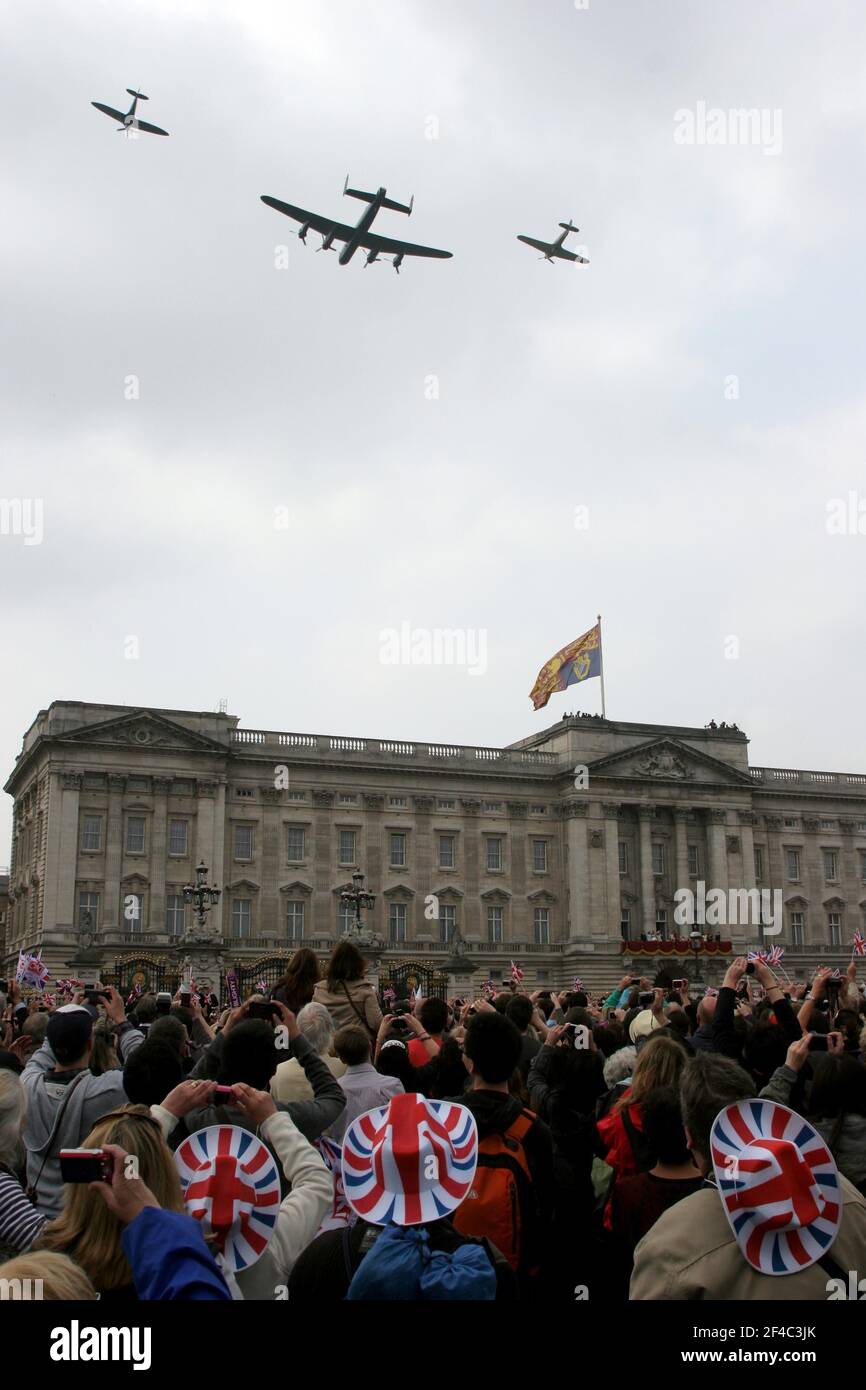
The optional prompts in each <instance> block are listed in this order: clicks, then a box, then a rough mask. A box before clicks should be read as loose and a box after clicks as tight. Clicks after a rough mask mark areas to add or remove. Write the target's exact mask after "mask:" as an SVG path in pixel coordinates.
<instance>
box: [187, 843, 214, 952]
mask: <svg viewBox="0 0 866 1390" xmlns="http://www.w3.org/2000/svg"><path fill="white" fill-rule="evenodd" d="M207 876H208V869H207V866H206V865H205V862H204V860H202V861H201V863H200V864H199V865H198V867H197V868H196V871H195V883H188V884H187V885H186V887H185V888H184V890H183V900H184V902H185V903H186V904H188V905H189V904H191V905H192V906H193V907H194V908H195V925H196V927H198V929H199V933H202V934H203V933H204V931H205V928H206V927H207V915H208V913H209V912H210V910H211V908H212V907H216V905H217V903H218V902H219V900H220V898H221V897H222V889H221V888H212V887H211V886H210V884H209V883H208V881H207Z"/></svg>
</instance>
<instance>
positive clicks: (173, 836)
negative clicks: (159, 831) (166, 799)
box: [168, 820, 189, 857]
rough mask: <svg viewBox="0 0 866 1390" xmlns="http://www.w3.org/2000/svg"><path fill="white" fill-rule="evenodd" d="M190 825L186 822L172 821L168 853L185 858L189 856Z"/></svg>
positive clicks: (170, 822) (170, 823) (169, 824)
mask: <svg viewBox="0 0 866 1390" xmlns="http://www.w3.org/2000/svg"><path fill="white" fill-rule="evenodd" d="M188 830H189V825H188V822H187V821H185V820H170V821H169V823H168V852H169V854H178V855H180V856H182V857H185V856H186V854H187V852H188V851H187V835H188Z"/></svg>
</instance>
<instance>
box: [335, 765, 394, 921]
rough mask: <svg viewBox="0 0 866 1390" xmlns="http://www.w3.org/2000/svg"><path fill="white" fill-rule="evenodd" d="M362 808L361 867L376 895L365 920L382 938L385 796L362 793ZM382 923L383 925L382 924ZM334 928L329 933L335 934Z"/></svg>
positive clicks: (376, 793) (383, 919) (371, 890)
mask: <svg viewBox="0 0 866 1390" xmlns="http://www.w3.org/2000/svg"><path fill="white" fill-rule="evenodd" d="M364 808H365V810H366V813H367V817H366V824H365V826H364V832H365V837H366V838H365V843H366V857H365V859H364V863H363V864H362V865H361V868H362V869H363V870H364V873H365V874H366V876H367V877H366V884H367V888H368V890H369V892H371V893H374V894H375V896H376V906H375V907H374V908H373V911H372V912H368V913H367V917H366V920H367V921H368V922H369V924H370V926H372V927H374V928H375V929H376V931H377V932H378V933H379V935H380V936H381V937H383V938H384V936H385V933H386V931H387V928H388V923H387V920H386V919H385V915H384V914H385V907H384V904H383V902H382V889H383V888H384V886H385V879H384V869H383V862H384V861H383V853H384V851H383V846H382V813H383V811H384V810H385V798H384V796H380V795H379V793H378V792H366V793H365V794H364ZM383 923H384V926H383ZM336 934H337V932H336V928H335V929H334V931H332V932H330V933H329V935H332V936H333V935H336Z"/></svg>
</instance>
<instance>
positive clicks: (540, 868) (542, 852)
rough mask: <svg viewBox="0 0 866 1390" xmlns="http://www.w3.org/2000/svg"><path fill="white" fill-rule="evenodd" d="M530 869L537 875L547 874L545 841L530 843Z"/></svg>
mask: <svg viewBox="0 0 866 1390" xmlns="http://www.w3.org/2000/svg"><path fill="white" fill-rule="evenodd" d="M532 867H533V869H534V871H535V873H537V874H546V873H547V841H546V840H533V841H532Z"/></svg>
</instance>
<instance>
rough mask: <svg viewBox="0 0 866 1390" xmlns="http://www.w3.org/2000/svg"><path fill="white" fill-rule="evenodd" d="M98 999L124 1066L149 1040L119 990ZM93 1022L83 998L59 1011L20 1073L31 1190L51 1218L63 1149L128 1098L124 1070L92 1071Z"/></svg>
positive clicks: (57, 1201) (58, 1200)
mask: <svg viewBox="0 0 866 1390" xmlns="http://www.w3.org/2000/svg"><path fill="white" fill-rule="evenodd" d="M84 997H85V996H79V999H82V998H84ZM90 997H91V998H94V997H95V995H94V994H93V993H91V995H90ZM99 997H100V998H101V999H102V1000H104V1004H105V1015H106V1017H107V1018H108V1019H110V1020H111V1022H112V1023H113V1025H114V1032H115V1038H116V1042H117V1049H118V1052H119V1053H120V1060H121V1062H122V1063H123V1064H125V1063H126V1062H127V1061H128V1059H129V1057H130V1056H131V1055H132V1053H133V1052H134V1051H135V1050H136V1048H138V1047H140V1046H141V1045H142V1043H143V1042H144V1034H143V1033H141V1032H139V1030H138V1029H137V1028H134V1027H133V1025H132V1024H131V1023H128V1022H127V1020H126V1013H125V1011H124V1007H123V1000H122V999H121V997H120V995H119V994H118V992H117V990H116V989H114V988H113V987H112V988H110V989H107V990H103V991H101V992H100V996H99ZM93 1025H94V1011H93V1009H92V1008H86V1007H85V1005H84V1004H83V1003H81V1002H78V1003H74V1004H64V1005H63V1006H62V1007H61V1008H59V1009H57V1010H55V1012H54V1013H53V1014H52V1015H51V1017H50V1018H49V1020H48V1028H47V1030H46V1035H45V1042H44V1043H43V1044H42V1046H41V1047H40V1048H39V1049H38V1050H37V1051H36V1052H34V1053H33V1056H32V1057H30V1058H29V1060H28V1062H27V1065H26V1067H25V1068H24V1071H23V1072H22V1074H21V1081H22V1084H23V1086H24V1089H25V1091H26V1092H27V1100H28V1109H27V1121H26V1124H25V1126H24V1131H23V1138H24V1146H25V1148H26V1150H27V1182H28V1190H29V1193H30V1195H31V1197H32V1199H33V1201H34V1202H35V1204H36V1207H37V1209H38V1210H39V1211H40V1212H42V1214H43V1215H44V1216H48V1217H55V1216H57V1215H58V1213H59V1211H60V1205H61V1200H62V1196H63V1180H62V1178H61V1175H60V1162H59V1159H58V1154H59V1151H60V1149H62V1148H76V1147H78V1145H79V1144H80V1143H81V1140H82V1138H83V1137H84V1135H85V1134H87V1133H88V1131H89V1130H90V1129H92V1128H93V1126H94V1124H95V1123H96V1121H97V1120H98V1119H99V1117H100V1116H101V1115H104V1114H106V1112H108V1111H110V1110H114V1109H115V1108H116V1107H117V1106H118V1105H125V1104H126V1101H127V1095H126V1092H125V1090H124V1087H123V1072H122V1071H118V1070H114V1071H104V1072H102V1074H101V1075H100V1076H95V1075H94V1074H93V1070H92V1068H91V1054H92V1052H93V1041H94V1040H93Z"/></svg>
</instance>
